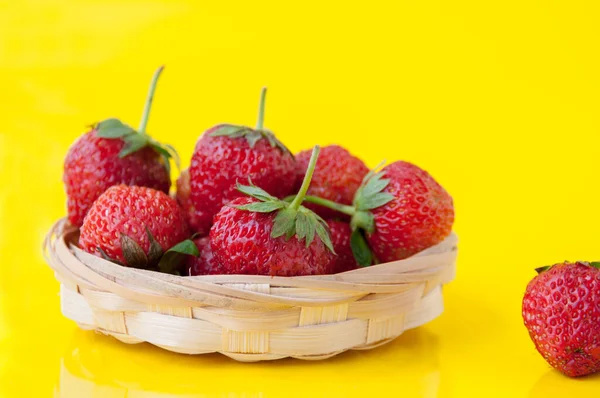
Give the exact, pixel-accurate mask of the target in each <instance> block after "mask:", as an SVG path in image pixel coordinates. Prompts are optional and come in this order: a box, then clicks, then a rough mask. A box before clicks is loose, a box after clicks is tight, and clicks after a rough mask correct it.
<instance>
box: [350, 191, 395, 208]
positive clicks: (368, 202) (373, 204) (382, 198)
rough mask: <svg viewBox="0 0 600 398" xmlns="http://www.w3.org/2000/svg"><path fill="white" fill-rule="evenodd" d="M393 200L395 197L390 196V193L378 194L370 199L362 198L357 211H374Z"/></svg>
mask: <svg viewBox="0 0 600 398" xmlns="http://www.w3.org/2000/svg"><path fill="white" fill-rule="evenodd" d="M394 199H395V196H394V195H392V194H391V193H387V192H380V193H378V194H376V195H373V196H371V197H366V198H363V200H362V201H361V203H360V206H359V207H358V208H357V209H358V210H372V209H376V208H378V207H381V206H383V205H385V204H387V203H389V202H391V201H392V200H394Z"/></svg>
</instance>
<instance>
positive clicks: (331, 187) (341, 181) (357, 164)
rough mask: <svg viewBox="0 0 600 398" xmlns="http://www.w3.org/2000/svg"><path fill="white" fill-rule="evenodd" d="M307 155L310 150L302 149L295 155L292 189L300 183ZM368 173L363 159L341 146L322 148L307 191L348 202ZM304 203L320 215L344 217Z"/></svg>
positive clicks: (342, 202) (343, 202)
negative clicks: (294, 175) (294, 183)
mask: <svg viewBox="0 0 600 398" xmlns="http://www.w3.org/2000/svg"><path fill="white" fill-rule="evenodd" d="M310 155H311V150H307V151H302V152H300V153H298V154H297V155H296V175H297V177H296V190H298V189H299V188H300V185H302V179H303V178H304V174H305V173H306V168H307V166H308V161H309V160H310ZM368 172H369V169H368V168H367V166H366V165H365V164H364V163H363V161H362V160H360V159H359V158H357V157H355V156H352V154H350V152H348V151H347V150H346V149H345V148H342V147H341V146H338V145H329V146H326V147H323V148H321V152H320V154H319V159H318V160H317V167H316V168H315V171H314V173H313V177H312V181H311V183H310V187H309V188H308V193H307V194H308V195H313V196H318V197H320V198H323V199H328V200H331V201H334V202H336V203H340V204H344V205H351V204H352V200H353V199H354V194H355V193H356V190H357V189H358V187H360V184H361V182H362V180H363V178H364V176H365V175H366V174H367V173H368ZM304 206H306V207H308V208H309V209H311V210H313V211H315V212H316V213H317V214H319V215H320V216H321V217H324V218H334V217H338V218H343V219H346V218H347V216H345V215H343V214H342V213H339V212H336V211H335V210H331V209H328V208H326V207H323V206H319V205H315V204H312V203H305V204H304Z"/></svg>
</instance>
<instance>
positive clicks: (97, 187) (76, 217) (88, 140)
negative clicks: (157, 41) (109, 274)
mask: <svg viewBox="0 0 600 398" xmlns="http://www.w3.org/2000/svg"><path fill="white" fill-rule="evenodd" d="M161 71H162V67H161V68H159V69H158V70H157V72H156V73H155V75H154V79H153V81H152V85H151V88H150V93H149V97H148V100H147V102H146V108H145V110H144V116H143V118H142V123H141V126H140V128H139V129H138V131H135V130H134V129H133V128H131V127H129V126H127V125H125V124H123V123H122V122H121V121H119V120H117V119H107V120H104V121H102V122H100V123H97V124H96V125H95V126H94V127H93V128H92V130H90V131H89V132H87V133H86V134H84V135H83V136H82V137H80V138H79V139H78V140H77V141H76V142H75V143H74V144H73V146H71V148H70V149H69V153H68V154H67V157H66V159H65V164H64V175H63V181H64V184H65V189H66V192H67V197H68V201H67V207H68V211H69V221H70V222H71V224H73V225H75V226H81V224H82V223H83V219H84V217H85V215H86V214H87V212H88V210H89V209H90V207H91V206H92V203H94V201H95V200H96V199H97V198H98V197H99V196H100V195H101V194H102V193H103V192H104V191H106V190H107V189H108V188H109V187H111V186H113V185H118V184H127V185H139V186H146V187H150V188H154V189H158V190H160V191H163V192H166V193H168V192H169V188H170V186H171V178H170V176H169V160H170V158H171V157H173V158H175V160H176V161H177V153H176V152H175V150H174V149H173V148H172V147H171V146H169V145H162V144H159V143H158V142H156V141H154V140H153V139H152V138H151V137H150V136H148V135H147V134H146V133H145V129H146V124H147V121H148V113H149V110H150V105H151V103H152V96H153V92H154V88H155V86H156V81H157V79H158V76H159V75H160V72H161Z"/></svg>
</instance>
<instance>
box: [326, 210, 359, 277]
mask: <svg viewBox="0 0 600 398" xmlns="http://www.w3.org/2000/svg"><path fill="white" fill-rule="evenodd" d="M327 225H328V226H329V231H330V233H331V242H332V243H333V248H334V250H335V253H336V256H334V258H333V264H332V266H331V269H332V273H334V274H337V273H339V272H346V271H351V270H353V269H356V268H358V267H359V265H358V263H357V262H356V260H355V259H354V255H353V254H352V248H351V247H350V237H351V236H352V229H351V228H350V224H348V223H346V222H343V221H337V220H327Z"/></svg>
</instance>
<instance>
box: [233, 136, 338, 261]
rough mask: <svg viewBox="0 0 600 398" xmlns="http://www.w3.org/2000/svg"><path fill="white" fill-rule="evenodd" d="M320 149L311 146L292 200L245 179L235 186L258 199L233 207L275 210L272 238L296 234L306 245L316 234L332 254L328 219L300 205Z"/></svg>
mask: <svg viewBox="0 0 600 398" xmlns="http://www.w3.org/2000/svg"><path fill="white" fill-rule="evenodd" d="M319 151H320V148H319V146H315V147H314V148H313V152H312V155H311V158H310V161H309V163H308V168H307V170H306V175H305V176H304V180H303V181H302V186H301V187H300V190H299V192H298V194H297V195H296V196H295V197H294V199H293V200H291V201H286V200H281V199H279V198H276V197H275V196H272V195H271V194H269V193H268V192H266V191H265V190H263V189H262V188H259V187H257V186H255V185H253V184H252V181H248V182H249V185H241V184H239V183H238V184H237V189H238V191H240V192H242V193H244V194H246V195H248V196H250V197H252V198H254V199H257V200H258V202H252V203H247V204H244V205H239V206H234V207H235V208H236V209H239V210H245V211H252V212H255V213H271V212H274V211H276V212H277V215H276V216H275V219H274V220H273V229H272V230H271V237H272V238H278V237H280V236H285V239H286V240H289V239H290V238H292V237H293V236H296V237H297V239H298V240H299V241H302V240H303V239H304V241H305V244H306V247H309V246H310V244H311V243H312V242H313V240H314V239H315V234H316V236H317V237H318V238H319V239H320V240H321V241H322V242H323V244H324V245H325V246H326V247H327V248H328V249H329V250H330V251H331V252H332V253H334V254H335V250H334V249H333V244H332V243H331V236H330V233H329V226H328V225H327V222H326V221H325V220H324V219H323V218H321V217H320V216H318V215H317V214H316V213H314V212H313V211H312V210H310V209H307V208H306V207H304V206H302V202H303V200H304V198H305V196H306V191H307V190H308V187H309V186H310V181H311V179H312V175H313V172H314V170H315V165H316V163H317V158H318V156H319Z"/></svg>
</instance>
